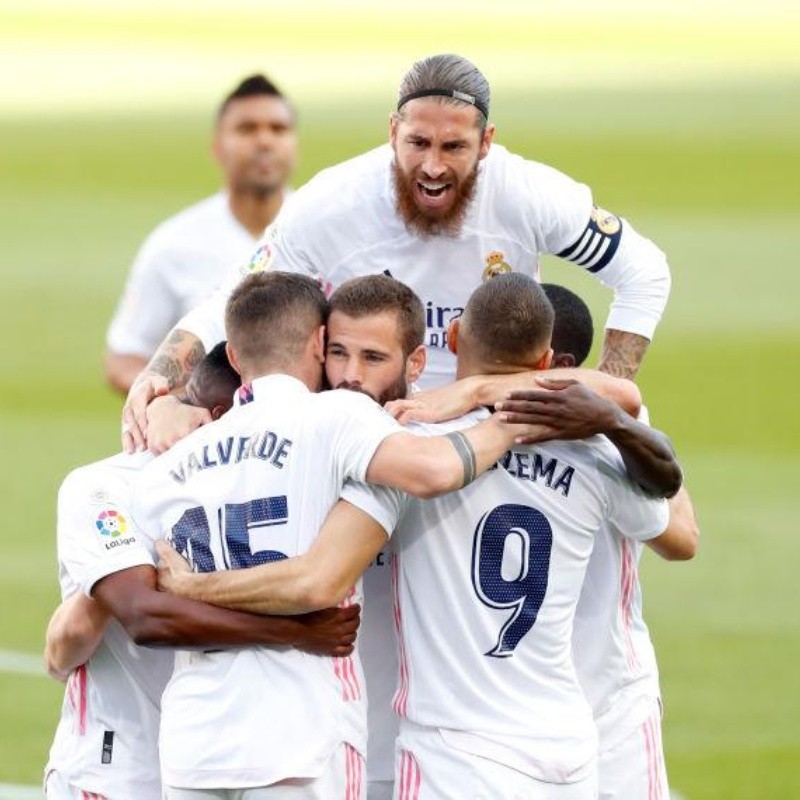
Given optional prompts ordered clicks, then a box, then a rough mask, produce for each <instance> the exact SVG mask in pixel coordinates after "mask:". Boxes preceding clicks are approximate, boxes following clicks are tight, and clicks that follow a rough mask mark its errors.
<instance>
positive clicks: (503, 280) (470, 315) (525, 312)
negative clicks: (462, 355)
mask: <svg viewBox="0 0 800 800" xmlns="http://www.w3.org/2000/svg"><path fill="white" fill-rule="evenodd" d="M461 328H462V330H465V331H466V332H467V333H468V334H469V336H470V343H471V344H472V345H474V346H475V347H476V348H477V355H478V356H479V357H480V359H481V360H483V361H485V362H487V363H491V362H510V363H524V361H525V359H528V358H530V357H531V355H532V354H541V355H543V354H544V352H545V351H546V349H547V348H549V346H550V337H551V336H552V333H553V307H552V306H551V305H550V301H549V300H548V299H547V295H546V294H545V293H544V290H543V289H542V287H541V286H540V285H539V284H538V283H537V282H536V281H535V280H534V279H533V278H531V277H529V276H527V275H523V274H521V273H518V272H509V273H505V274H503V275H496V276H495V277H493V278H492V279H491V280H488V281H486V282H485V283H482V284H481V285H480V286H479V287H478V288H477V289H476V290H475V291H474V292H473V293H472V296H471V297H470V298H469V300H468V301H467V307H466V308H465V309H464V314H463V316H462V317H461Z"/></svg>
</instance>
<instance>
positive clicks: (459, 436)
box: [445, 431, 478, 488]
mask: <svg viewBox="0 0 800 800" xmlns="http://www.w3.org/2000/svg"><path fill="white" fill-rule="evenodd" d="M445 439H449V440H450V442H451V443H452V445H453V447H455V449H456V453H458V456H459V458H460V459H461V464H462V465H463V467H464V483H462V484H461V487H462V488H463V487H464V486H468V485H469V484H470V483H472V481H474V480H475V478H476V477H477V472H478V467H477V464H476V462H475V450H473V448H472V445H471V444H470V443H469V439H467V437H466V436H464V434H463V433H461V432H460V431H453V432H452V433H448V434H445Z"/></svg>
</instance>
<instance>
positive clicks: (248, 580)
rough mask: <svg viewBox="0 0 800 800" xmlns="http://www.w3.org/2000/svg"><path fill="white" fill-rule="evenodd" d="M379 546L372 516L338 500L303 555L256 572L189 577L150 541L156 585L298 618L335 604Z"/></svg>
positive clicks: (171, 553) (163, 546) (162, 545)
mask: <svg viewBox="0 0 800 800" xmlns="http://www.w3.org/2000/svg"><path fill="white" fill-rule="evenodd" d="M385 544H386V531H385V530H384V529H383V528H382V527H381V526H380V524H379V523H378V522H377V521H376V520H375V519H373V517H371V516H370V515H369V514H367V513H366V512H365V511H362V510H361V509H360V508H358V507H356V506H354V505H353V504H351V503H348V502H347V501H346V500H339V502H338V503H337V504H336V505H335V506H334V507H333V508H332V509H331V510H330V512H329V513H328V516H327V517H326V519H325V522H324V523H323V526H322V527H321V528H320V531H319V535H318V536H317V538H316V539H315V540H314V543H313V544H312V545H311V547H310V548H309V549H308V551H307V552H306V553H304V554H303V555H300V556H296V557H294V558H287V559H282V560H281V561H274V562H271V563H268V564H261V565H259V566H257V567H250V568H248V569H236V570H222V571H219V572H203V573H198V572H192V570H191V567H190V566H189V564H188V563H187V562H186V561H185V560H184V559H183V558H182V557H181V556H180V555H179V554H178V553H176V552H175V550H173V549H172V548H171V547H170V546H169V545H168V544H167V543H166V542H164V541H159V542H156V549H157V550H158V554H159V555H160V556H161V561H160V562H159V565H158V585H159V588H160V589H162V590H167V591H170V592H174V593H175V594H178V595H181V596H182V597H187V598H191V599H194V600H201V601H203V602H205V603H212V604H213V605H218V606H224V607H225V608H231V609H238V610H240V611H249V612H254V613H259V614H302V613H304V612H307V611H315V610H317V609H321V608H328V607H331V606H335V605H337V604H338V603H340V602H341V601H342V600H343V599H344V597H345V595H346V594H347V592H348V591H349V589H350V587H351V586H353V584H354V583H355V582H356V580H358V578H359V576H360V575H361V574H362V573H363V572H364V570H365V569H366V568H367V567H368V566H369V564H370V562H371V561H372V560H373V559H374V558H375V556H376V555H377V553H378V552H379V551H380V549H381V547H383V545H385Z"/></svg>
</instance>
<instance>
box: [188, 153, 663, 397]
mask: <svg viewBox="0 0 800 800" xmlns="http://www.w3.org/2000/svg"><path fill="white" fill-rule="evenodd" d="M392 161H393V153H392V149H391V147H390V146H389V145H384V146H382V147H379V148H377V149H375V150H372V151H370V152H368V153H365V154H364V155H361V156H359V157H357V158H354V159H352V160H350V161H346V162H344V163H343V164H339V165H337V166H335V167H332V168H330V169H327V170H324V171H323V172H321V173H319V174H318V175H317V176H316V177H314V178H313V179H312V180H311V181H309V183H307V184H306V185H305V186H303V187H302V188H301V189H299V190H298V191H297V192H296V193H295V194H294V195H293V197H292V199H291V200H290V201H289V202H288V203H286V205H285V206H284V207H283V208H282V209H281V213H280V214H279V216H278V218H277V219H276V221H275V222H274V223H273V225H271V226H270V227H269V228H268V229H267V231H266V233H265V234H264V237H263V239H262V240H261V243H260V246H259V248H258V249H257V250H256V252H255V254H254V256H253V257H252V259H251V260H250V262H249V264H247V265H246V267H244V268H243V269H241V270H239V271H235V272H233V273H232V274H231V276H230V277H229V279H228V281H227V282H226V283H225V284H224V286H223V289H222V290H221V291H220V292H219V294H217V295H215V296H214V297H213V298H210V299H209V300H208V301H207V303H206V304H204V305H203V306H201V307H200V308H198V309H196V310H195V311H194V312H192V313H191V314H189V315H187V316H186V317H184V319H182V320H181V321H180V323H179V327H180V328H182V329H184V330H188V331H190V332H191V333H193V334H195V335H196V336H198V337H199V338H200V340H201V341H202V342H203V345H204V346H205V348H206V350H209V349H210V348H211V347H213V346H214V345H215V344H216V343H217V342H219V341H221V340H222V339H223V338H224V328H223V316H224V305H225V299H226V297H227V294H228V293H229V291H230V289H232V287H233V286H234V285H235V284H236V282H237V281H238V280H239V279H240V278H241V276H242V275H243V274H245V272H246V271H247V270H251V269H267V268H268V269H275V270H286V271H290V272H303V273H306V274H310V275H313V276H316V277H318V278H319V279H320V281H321V282H322V284H323V286H324V288H325V289H326V291H330V290H332V289H335V288H336V287H337V286H339V285H341V284H342V283H343V282H344V281H346V280H348V279H349V278H353V277H357V276H361V275H369V274H375V273H381V272H385V273H388V274H390V275H391V276H392V277H394V278H397V279H398V280H400V281H402V282H403V283H405V284H407V285H408V286H410V287H411V288H412V289H413V290H414V291H415V292H416V293H417V294H418V295H419V296H420V298H421V299H422V302H423V305H424V308H425V314H426V324H427V335H426V342H425V343H426V345H427V346H428V366H427V368H426V370H425V373H424V375H423V376H422V378H421V379H420V384H421V386H422V388H423V389H425V388H429V387H431V386H435V385H441V384H443V383H446V382H447V381H448V380H451V379H452V377H453V374H454V372H455V358H454V357H453V355H452V354H451V353H450V351H449V350H448V348H447V338H446V331H447V326H448V324H449V322H450V321H451V320H452V319H455V318H457V317H459V316H461V314H462V312H463V310H464V306H465V305H466V302H467V299H468V298H469V296H470V294H471V293H472V292H473V291H474V289H475V288H476V287H478V286H479V285H480V283H481V281H482V280H484V279H485V278H486V277H488V276H491V275H494V274H498V273H502V272H509V271H515V272H522V273H525V274H528V275H532V276H533V277H535V278H538V277H539V256H540V255H541V254H542V253H553V254H556V255H559V256H561V257H563V258H565V259H567V260H570V261H573V262H574V263H576V264H578V265H579V266H582V267H584V268H585V269H587V270H588V271H590V272H592V274H594V275H595V276H596V277H597V278H598V279H599V280H600V281H602V282H603V283H604V284H605V285H607V286H609V287H611V288H613V289H614V290H615V292H616V299H615V301H614V304H613V306H612V309H611V314H610V316H609V318H608V322H607V326H608V327H611V328H616V329H619V330H624V331H633V332H634V333H638V334H641V335H642V336H646V337H647V338H652V336H653V331H654V329H655V327H656V324H657V323H658V320H659V319H660V317H661V314H662V312H663V310H664V305H665V304H666V301H667V296H668V294H669V284H670V278H669V268H668V267H667V263H666V259H665V258H664V255H663V253H661V251H660V250H658V248H656V247H655V246H654V245H653V244H652V243H651V242H650V241H648V240H647V239H645V238H643V237H642V236H639V235H638V234H637V233H636V231H635V230H634V229H633V228H632V227H631V226H630V225H629V224H628V223H627V222H626V221H623V220H620V219H619V218H618V217H615V216H614V215H613V214H609V213H608V212H605V211H602V209H595V208H594V206H593V200H592V194H591V191H590V190H589V188H588V187H587V186H584V185H583V184H579V183H576V182H575V181H573V180H572V179H571V178H568V177H567V176H566V175H563V174H562V173H560V172H558V171H557V170H554V169H552V168H551V167H548V166H545V165H543V164H538V163H536V162H533V161H526V160H525V159H523V158H521V157H520V156H517V155H513V154H511V153H509V152H508V151H507V150H506V149H505V148H503V147H501V146H499V145H492V147H491V149H490V151H489V155H488V156H487V157H486V158H485V159H484V160H483V161H481V162H480V164H479V177H478V181H477V185H476V186H477V188H476V193H475V198H474V200H473V202H472V203H471V205H470V207H469V210H468V212H467V216H466V219H465V221H464V224H463V226H462V230H461V231H460V232H459V234H458V235H457V236H443V235H442V236H431V237H427V238H422V237H420V236H418V235H417V234H415V233H412V232H410V231H409V230H408V229H407V228H406V227H405V225H404V223H403V221H402V219H401V218H400V216H399V215H398V213H397V211H396V209H395V192H394V185H393V180H392V170H391V167H392Z"/></svg>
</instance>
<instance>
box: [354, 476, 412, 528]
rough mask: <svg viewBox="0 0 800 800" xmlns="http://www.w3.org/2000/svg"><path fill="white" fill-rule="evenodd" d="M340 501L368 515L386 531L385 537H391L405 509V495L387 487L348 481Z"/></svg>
mask: <svg viewBox="0 0 800 800" xmlns="http://www.w3.org/2000/svg"><path fill="white" fill-rule="evenodd" d="M342 500H347V502H348V503H352V504H353V505H354V506H356V508H360V509H361V510H362V511H363V512H364V513H366V514H369V515H370V516H371V517H372V518H373V519H374V520H375V521H376V522H377V523H378V524H379V525H380V526H381V527H382V528H383V529H384V530H385V531H386V536H387V537H391V535H392V533H393V532H394V529H395V528H396V527H397V523H398V522H399V520H400V515H401V514H402V512H403V509H404V508H405V505H406V502H407V495H406V494H405V493H404V492H401V491H400V490H399V489H392V488H390V487H388V486H375V485H373V484H370V483H361V482H360V481H348V482H347V483H346V484H345V485H344V489H343V490H342Z"/></svg>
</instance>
